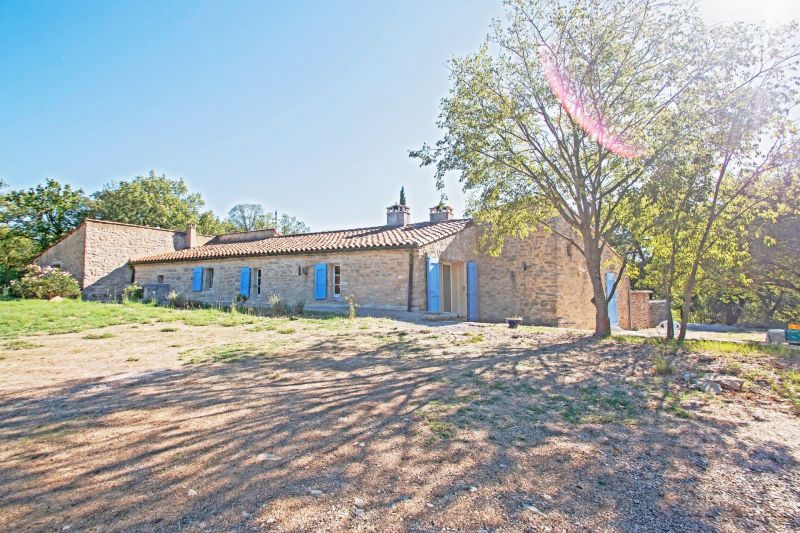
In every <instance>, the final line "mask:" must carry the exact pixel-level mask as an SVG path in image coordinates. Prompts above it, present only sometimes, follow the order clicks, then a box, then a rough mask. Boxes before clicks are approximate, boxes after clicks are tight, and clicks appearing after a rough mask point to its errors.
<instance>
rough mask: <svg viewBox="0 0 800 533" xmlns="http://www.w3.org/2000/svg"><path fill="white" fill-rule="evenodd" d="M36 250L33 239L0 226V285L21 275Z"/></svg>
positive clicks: (37, 246)
mask: <svg viewBox="0 0 800 533" xmlns="http://www.w3.org/2000/svg"><path fill="white" fill-rule="evenodd" d="M38 252H39V245H38V244H37V243H36V242H35V241H33V240H31V239H30V238H28V237H24V236H22V235H18V234H16V233H14V232H12V231H11V230H9V229H8V228H7V227H2V226H0V287H3V286H6V285H8V282H9V281H11V280H13V279H18V278H19V277H21V276H22V274H23V273H24V272H25V267H26V266H27V265H28V264H29V263H30V262H31V260H32V259H33V258H34V257H35V256H36V254H37V253H38Z"/></svg>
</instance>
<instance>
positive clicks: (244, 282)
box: [239, 267, 250, 296]
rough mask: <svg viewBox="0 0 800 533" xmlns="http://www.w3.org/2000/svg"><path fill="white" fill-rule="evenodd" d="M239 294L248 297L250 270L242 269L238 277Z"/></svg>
mask: <svg viewBox="0 0 800 533" xmlns="http://www.w3.org/2000/svg"><path fill="white" fill-rule="evenodd" d="M239 294H241V295H242V296H250V269H249V268H246V267H245V268H242V273H241V275H240V276H239Z"/></svg>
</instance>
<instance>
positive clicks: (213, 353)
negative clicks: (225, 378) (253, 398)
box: [178, 342, 282, 365]
mask: <svg viewBox="0 0 800 533" xmlns="http://www.w3.org/2000/svg"><path fill="white" fill-rule="evenodd" d="M281 346H282V344H281V343H279V342H259V343H242V342H232V343H228V344H221V345H219V346H209V347H206V348H192V349H189V350H186V351H184V352H181V353H180V354H179V355H178V357H179V359H180V360H181V361H182V362H183V364H184V365H196V364H207V363H232V362H234V361H238V360H240V359H243V358H245V357H263V356H266V355H271V354H274V353H276V352H277V350H278V348H280V347H281Z"/></svg>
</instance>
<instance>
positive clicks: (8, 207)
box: [0, 179, 92, 249]
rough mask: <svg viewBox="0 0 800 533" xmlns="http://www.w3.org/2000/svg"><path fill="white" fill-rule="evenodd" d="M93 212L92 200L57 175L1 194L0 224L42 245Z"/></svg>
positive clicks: (17, 234)
mask: <svg viewBox="0 0 800 533" xmlns="http://www.w3.org/2000/svg"><path fill="white" fill-rule="evenodd" d="M91 212H92V202H91V200H90V199H89V198H88V197H87V196H86V195H85V194H84V193H83V190H81V189H77V190H75V189H73V188H72V187H71V186H70V185H61V184H60V183H59V182H58V181H56V180H54V179H47V180H46V181H45V183H44V185H37V186H36V187H33V188H30V189H27V190H23V189H20V190H14V191H9V192H7V193H4V194H2V195H0V224H3V225H5V226H6V227H7V229H8V230H9V231H8V232H6V235H7V236H8V237H9V238H10V237H24V238H27V239H29V240H30V241H32V242H33V243H35V244H36V246H37V247H38V248H39V249H43V248H46V247H48V246H50V245H51V244H53V243H54V242H55V241H57V240H58V239H60V238H61V237H62V236H64V235H65V234H67V233H68V232H70V231H72V230H73V229H75V228H76V227H77V226H78V225H79V224H80V223H81V221H82V220H83V219H84V218H85V217H86V216H88V215H90V214H91ZM14 242H17V243H19V242H21V241H19V240H18V239H15V240H14Z"/></svg>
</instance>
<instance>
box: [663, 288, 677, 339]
mask: <svg viewBox="0 0 800 533" xmlns="http://www.w3.org/2000/svg"><path fill="white" fill-rule="evenodd" d="M666 302H667V315H666V317H665V318H666V320H667V340H670V341H671V340H672V339H674V338H675V324H674V323H673V322H672V293H671V292H668V293H667V298H666Z"/></svg>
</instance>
